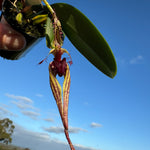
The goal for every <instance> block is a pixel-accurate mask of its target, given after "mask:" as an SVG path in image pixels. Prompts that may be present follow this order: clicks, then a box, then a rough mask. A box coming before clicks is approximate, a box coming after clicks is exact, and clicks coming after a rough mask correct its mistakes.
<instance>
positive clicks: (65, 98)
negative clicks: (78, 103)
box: [63, 64, 70, 130]
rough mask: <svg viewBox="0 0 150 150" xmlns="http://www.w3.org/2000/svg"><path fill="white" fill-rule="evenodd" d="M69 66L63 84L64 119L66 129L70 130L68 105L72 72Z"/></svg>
mask: <svg viewBox="0 0 150 150" xmlns="http://www.w3.org/2000/svg"><path fill="white" fill-rule="evenodd" d="M66 65H67V69H66V74H65V77H64V83H63V117H64V122H63V124H64V128H65V129H66V130H68V103H69V91H70V70H69V65H68V64H66Z"/></svg>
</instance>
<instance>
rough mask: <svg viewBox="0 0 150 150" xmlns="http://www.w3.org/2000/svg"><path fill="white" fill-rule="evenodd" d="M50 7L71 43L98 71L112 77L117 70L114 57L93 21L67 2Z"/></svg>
mask: <svg viewBox="0 0 150 150" xmlns="http://www.w3.org/2000/svg"><path fill="white" fill-rule="evenodd" d="M52 7H53V8H54V10H55V11H56V15H57V17H58V18H59V20H60V21H61V24H62V28H63V31H64V32H65V34H66V36H67V37H68V38H69V40H70V41H71V42H72V44H73V45H74V46H75V47H76V48H77V49H78V50H79V51H80V52H81V53H82V54H83V55H84V56H85V57H86V58H87V59H88V60H89V61H90V62H91V63H92V64H93V65H95V66H96V67H97V68H98V69H99V70H100V71H102V72H103V73H104V74H106V75H107V76H109V77H111V78H113V77H114V76H115V75H116V72H117V65H116V61H115V58H114V56H113V53H112V51H111V49H110V47H109V45H108V43H107V42H106V41H105V39H104V38H103V36H102V35H101V33H100V32H99V31H98V30H97V28H96V27H95V26H94V25H93V23H92V22H91V21H90V20H89V19H88V18H87V17H86V16H85V15H84V14H83V13H81V12H80V11H79V10H78V9H76V8H75V7H73V6H71V5H69V4H65V3H56V4H53V5H52Z"/></svg>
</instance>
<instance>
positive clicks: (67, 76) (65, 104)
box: [63, 64, 75, 150]
mask: <svg viewBox="0 0 150 150" xmlns="http://www.w3.org/2000/svg"><path fill="white" fill-rule="evenodd" d="M66 65H67V68H66V74H65V76H64V77H65V78H64V83H63V117H64V118H63V125H64V128H65V129H64V132H65V136H66V139H67V141H68V144H69V146H70V149H71V150H75V148H74V147H73V145H72V142H71V140H70V137H69V133H68V103H69V91H70V70H69V65H68V64H66Z"/></svg>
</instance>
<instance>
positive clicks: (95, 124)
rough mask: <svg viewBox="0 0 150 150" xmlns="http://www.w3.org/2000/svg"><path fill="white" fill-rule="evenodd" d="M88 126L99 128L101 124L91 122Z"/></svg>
mask: <svg viewBox="0 0 150 150" xmlns="http://www.w3.org/2000/svg"><path fill="white" fill-rule="evenodd" d="M90 126H91V127H92V128H99V127H102V125H101V124H99V123H96V122H92V123H91V125H90Z"/></svg>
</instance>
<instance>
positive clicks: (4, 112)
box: [0, 107, 16, 116]
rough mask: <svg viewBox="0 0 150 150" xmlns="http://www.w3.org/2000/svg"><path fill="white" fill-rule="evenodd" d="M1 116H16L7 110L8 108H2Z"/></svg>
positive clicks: (0, 109)
mask: <svg viewBox="0 0 150 150" xmlns="http://www.w3.org/2000/svg"><path fill="white" fill-rule="evenodd" d="M0 114H1V115H2V116H6V115H9V116H16V115H15V114H13V113H12V112H11V111H9V110H7V109H6V108H4V107H0Z"/></svg>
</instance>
